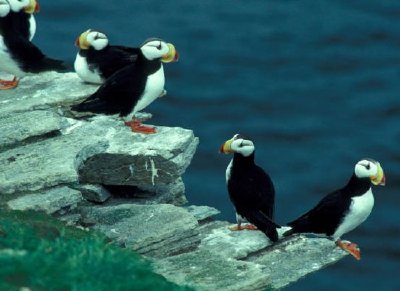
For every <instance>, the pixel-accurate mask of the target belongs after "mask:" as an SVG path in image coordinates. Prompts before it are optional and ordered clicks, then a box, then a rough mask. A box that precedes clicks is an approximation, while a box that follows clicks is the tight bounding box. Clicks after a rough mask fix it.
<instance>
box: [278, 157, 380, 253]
mask: <svg viewBox="0 0 400 291" xmlns="http://www.w3.org/2000/svg"><path fill="white" fill-rule="evenodd" d="M385 181H386V179H385V174H384V172H383V169H382V167H381V165H380V163H379V162H377V161H375V160H373V159H370V158H366V159H363V160H360V161H359V162H358V163H357V164H356V165H355V168H354V172H353V174H352V176H351V178H350V180H349V181H348V183H347V184H346V185H345V186H344V187H343V188H340V189H338V190H336V191H334V192H332V193H330V194H328V195H327V196H325V197H324V198H322V200H321V201H320V202H319V203H318V204H317V205H316V206H315V207H314V208H313V209H311V210H310V211H308V212H307V213H305V214H303V215H301V216H300V217H299V218H297V219H296V220H294V221H292V222H289V223H288V226H290V227H291V229H289V230H288V231H286V232H285V233H283V236H288V235H291V234H294V233H313V234H319V235H322V236H325V237H327V238H330V239H332V240H333V241H334V242H335V244H336V245H337V246H338V247H340V248H341V249H343V250H344V251H346V252H348V253H350V254H351V255H352V256H353V257H354V258H355V259H357V260H360V259H361V253H360V249H359V247H358V246H357V244H355V243H352V242H349V241H342V240H341V237H342V235H344V234H346V233H348V232H350V231H352V230H353V229H355V228H356V227H358V226H359V225H360V224H361V223H362V222H364V221H365V220H366V219H367V218H368V216H369V215H370V213H371V211H372V208H373V206H374V196H373V194H372V185H382V186H384V185H385Z"/></svg>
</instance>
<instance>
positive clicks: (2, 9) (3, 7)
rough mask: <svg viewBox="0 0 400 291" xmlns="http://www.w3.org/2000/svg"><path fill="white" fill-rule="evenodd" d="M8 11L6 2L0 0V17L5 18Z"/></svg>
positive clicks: (8, 6) (8, 5)
mask: <svg viewBox="0 0 400 291" xmlns="http://www.w3.org/2000/svg"><path fill="white" fill-rule="evenodd" d="M10 11H11V7H10V4H9V3H8V2H7V0H0V17H6V16H7V15H8V14H9V13H10Z"/></svg>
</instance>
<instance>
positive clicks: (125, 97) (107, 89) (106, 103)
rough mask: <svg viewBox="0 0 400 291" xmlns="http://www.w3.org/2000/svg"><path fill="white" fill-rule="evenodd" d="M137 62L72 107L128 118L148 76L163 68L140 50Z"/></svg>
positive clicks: (126, 67)
mask: <svg viewBox="0 0 400 291" xmlns="http://www.w3.org/2000/svg"><path fill="white" fill-rule="evenodd" d="M136 50H137V59H136V62H135V63H133V64H130V65H128V66H125V67H124V68H122V69H120V70H119V71H117V72H115V73H114V74H113V75H111V77H109V78H108V79H107V80H106V81H105V82H104V83H103V84H102V85H101V86H100V87H99V89H98V90H97V91H96V92H95V93H94V94H92V95H91V96H89V97H88V98H87V99H86V100H84V101H83V102H82V103H80V104H78V105H75V106H72V107H71V109H72V110H75V111H83V112H93V113H103V114H117V113H119V114H120V116H126V115H128V114H129V113H131V111H132V110H133V108H134V107H135V105H136V104H137V102H138V100H139V98H140V97H141V96H142V94H143V91H144V88H145V86H146V81H147V76H148V75H151V74H153V73H155V72H156V71H157V70H159V69H160V68H161V62H160V60H159V59H157V60H153V61H149V60H147V59H146V58H145V57H144V56H143V54H142V52H141V51H140V49H136Z"/></svg>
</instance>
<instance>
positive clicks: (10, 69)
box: [0, 0, 65, 90]
mask: <svg viewBox="0 0 400 291" xmlns="http://www.w3.org/2000/svg"><path fill="white" fill-rule="evenodd" d="M22 1H25V2H26V5H27V6H15V5H14V4H13V5H14V7H13V5H10V11H9V13H8V14H6V15H5V16H4V17H1V18H0V34H1V39H0V71H2V72H5V73H8V74H11V75H14V79H13V80H1V81H0V89H3V90H5V89H12V88H15V87H17V86H18V82H19V79H20V78H22V77H23V76H25V75H27V74H30V73H33V74H34V73H40V72H43V71H50V70H57V71H60V70H61V71H63V70H65V65H64V64H63V62H62V61H60V60H55V59H51V58H48V57H46V56H45V55H44V54H43V53H42V52H41V51H40V49H39V48H38V47H36V46H35V45H34V44H33V43H32V42H31V41H30V39H31V38H32V37H33V35H34V33H35V30H36V24H35V21H34V20H33V21H32V20H31V18H30V17H25V16H26V15H25V16H24V13H25V14H32V13H33V12H35V11H37V10H38V4H37V2H36V1H35V0H29V1H26V0H21V2H22ZM17 2H19V1H17ZM25 2H24V3H25ZM12 3H14V2H12ZM17 4H18V3H17ZM2 6H4V4H3V5H2ZM20 7H23V8H20ZM13 9H14V10H13ZM16 9H22V10H21V11H19V12H15V11H17V10H16ZM21 13H22V16H21ZM2 14H4V13H2Z"/></svg>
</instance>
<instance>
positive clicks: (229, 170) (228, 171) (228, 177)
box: [225, 159, 233, 183]
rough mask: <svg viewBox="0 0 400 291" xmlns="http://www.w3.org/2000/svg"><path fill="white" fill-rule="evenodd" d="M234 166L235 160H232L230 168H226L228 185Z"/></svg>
mask: <svg viewBox="0 0 400 291" xmlns="http://www.w3.org/2000/svg"><path fill="white" fill-rule="evenodd" d="M232 165H233V159H232V160H231V162H230V163H229V165H228V167H227V168H226V172H225V178H226V183H228V180H229V179H230V177H231V170H232Z"/></svg>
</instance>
